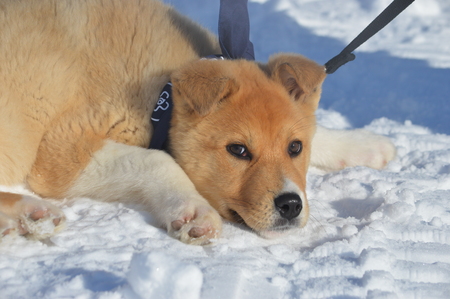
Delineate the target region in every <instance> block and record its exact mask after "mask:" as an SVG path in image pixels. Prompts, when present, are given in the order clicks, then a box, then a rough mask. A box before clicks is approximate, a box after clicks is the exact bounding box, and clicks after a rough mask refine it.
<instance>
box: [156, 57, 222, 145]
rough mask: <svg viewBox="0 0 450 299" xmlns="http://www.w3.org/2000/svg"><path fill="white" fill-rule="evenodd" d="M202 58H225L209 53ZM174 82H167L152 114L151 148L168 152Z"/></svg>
mask: <svg viewBox="0 0 450 299" xmlns="http://www.w3.org/2000/svg"><path fill="white" fill-rule="evenodd" d="M202 59H213V60H214V59H224V57H223V56H222V55H209V56H206V57H205V58H202ZM172 109H173V101H172V83H171V82H169V83H167V84H166V85H165V86H164V88H163V90H162V91H161V94H160V95H159V99H158V102H157V103H156V106H155V109H153V113H152V116H151V121H152V126H153V135H152V138H151V140H150V145H149V147H148V148H149V149H157V150H163V151H166V152H168V146H169V129H170V121H171V119H172Z"/></svg>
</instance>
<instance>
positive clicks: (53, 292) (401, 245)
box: [0, 0, 450, 299]
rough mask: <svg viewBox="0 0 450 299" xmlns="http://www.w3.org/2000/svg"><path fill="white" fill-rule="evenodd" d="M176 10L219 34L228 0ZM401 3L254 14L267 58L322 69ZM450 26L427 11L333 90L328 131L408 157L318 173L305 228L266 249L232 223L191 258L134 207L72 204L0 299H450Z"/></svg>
mask: <svg viewBox="0 0 450 299" xmlns="http://www.w3.org/2000/svg"><path fill="white" fill-rule="evenodd" d="M166 2H169V3H171V4H172V5H174V6H176V7H178V8H179V9H180V10H181V11H183V12H184V13H186V14H188V15H190V16H191V17H192V18H194V19H196V20H197V21H199V22H201V23H203V24H204V25H205V26H207V27H209V28H210V29H211V30H215V27H216V23H217V11H218V2H219V1H210V0H195V2H196V5H194V4H193V2H191V1H184V0H170V1H166ZM197 2H198V5H197ZM389 2H390V1H388V0H377V1H365V0H317V1H311V0H258V1H251V2H250V3H249V6H250V14H251V20H252V41H253V42H254V44H255V49H256V55H257V58H258V59H259V60H262V61H264V60H266V59H267V57H268V56H269V55H270V54H271V53H275V52H278V51H291V52H299V53H303V54H305V55H306V56H308V57H311V58H313V59H315V60H317V61H319V62H323V63H324V62H326V61H327V60H328V59H329V58H331V57H332V56H334V55H336V54H337V53H339V52H340V50H341V49H342V48H343V47H344V46H345V43H347V42H348V41H350V40H351V39H352V38H353V37H354V36H355V35H356V34H357V33H358V32H359V31H360V30H362V28H363V27H364V26H365V25H366V24H367V23H368V22H369V21H370V20H371V19H372V18H373V17H374V16H375V15H376V14H378V13H379V11H381V10H382V9H383V7H385V6H386V5H387V4H388V3H389ZM425 3H426V4H425ZM449 23H450V2H448V1H447V0H427V1H420V0H418V1H416V3H414V4H413V5H412V6H411V7H410V8H409V9H408V10H407V11H405V13H404V14H402V15H401V16H399V18H398V19H397V20H396V21H395V22H394V23H393V24H391V25H388V27H387V28H385V29H384V30H383V31H381V32H380V34H379V35H377V36H376V37H374V38H373V40H371V41H370V42H369V43H368V44H367V45H365V46H364V47H362V48H361V50H360V51H358V52H356V55H357V59H356V60H355V61H354V62H350V63H349V64H347V65H345V66H343V67H342V68H341V69H339V70H338V71H337V72H336V73H335V74H333V75H330V76H329V78H327V80H326V83H325V87H324V88H325V90H324V93H323V100H322V103H321V109H320V110H319V111H318V113H317V115H318V120H319V122H320V123H321V124H323V125H324V126H327V127H332V128H352V127H361V126H364V127H365V128H366V129H368V130H370V131H373V132H375V133H378V134H383V135H385V136H388V137H389V138H391V140H392V141H393V142H394V143H395V145H396V147H397V158H396V159H395V160H394V161H392V162H391V163H390V164H389V165H388V167H387V168H386V169H384V170H381V171H378V170H373V169H369V168H365V167H355V168H347V169H344V170H342V171H339V172H335V173H330V174H320V173H318V172H317V171H314V170H313V171H312V172H311V173H310V174H309V177H308V190H307V191H308V196H309V200H310V204H311V219H310V221H309V223H308V225H307V226H306V228H304V229H298V230H297V231H293V232H290V233H289V234H287V235H285V236H282V237H280V238H277V239H273V240H266V239H263V238H260V237H258V236H257V235H255V234H254V233H252V232H251V231H249V230H247V229H246V228H244V227H240V226H237V225H235V224H231V223H225V225H224V232H223V235H222V237H221V238H220V239H218V240H217V241H216V242H214V244H212V245H210V246H205V247H201V246H189V245H185V244H183V243H181V242H178V241H176V240H174V239H171V238H170V237H168V236H167V234H166V233H165V232H164V231H163V230H161V229H159V228H156V227H154V226H151V225H149V223H151V217H150V216H149V215H147V214H145V213H142V212H139V211H137V210H135V209H132V208H130V207H127V206H124V205H122V204H119V203H113V204H108V203H100V202H96V201H93V200H91V199H88V198H82V199H78V200H76V201H65V202H63V203H61V204H60V206H61V208H62V209H63V211H64V213H65V214H66V217H67V227H66V229H65V230H63V231H61V232H60V233H59V234H58V235H56V236H54V237H52V238H50V239H49V240H46V241H45V242H39V241H34V240H27V239H25V238H21V237H11V236H7V237H5V238H3V239H2V240H1V242H0V298H101V299H104V298H113V299H114V298H186V299H191V298H448V294H449V293H450V200H449V199H450V136H449V134H450V121H449V120H448V115H449V112H450V108H449V105H447V104H446V101H447V100H448V94H449V92H450V84H449V78H450V51H449V45H450V43H449V41H450V33H449V32H450V26H449V25H450V24H449ZM411 58H414V59H411ZM0 190H3V191H13V192H20V193H25V194H26V193H27V191H26V190H25V189H24V188H23V187H22V186H16V187H1V186H0Z"/></svg>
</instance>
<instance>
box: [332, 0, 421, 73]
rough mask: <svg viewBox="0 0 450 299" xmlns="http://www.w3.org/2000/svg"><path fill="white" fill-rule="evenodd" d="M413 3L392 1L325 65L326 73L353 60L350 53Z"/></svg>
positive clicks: (353, 57)
mask: <svg viewBox="0 0 450 299" xmlns="http://www.w3.org/2000/svg"><path fill="white" fill-rule="evenodd" d="M413 2H414V0H394V1H393V2H392V3H391V4H390V5H389V6H388V7H386V9H385V10H383V11H382V12H381V13H380V14H379V15H378V16H377V17H376V18H375V20H373V21H372V23H370V24H369V25H368V26H367V27H366V28H365V29H364V30H363V31H362V32H361V33H360V34H359V35H358V36H357V37H356V38H355V39H354V40H353V41H352V42H351V43H350V44H349V45H348V46H347V47H345V48H344V50H342V52H341V53H339V54H338V55H336V56H335V57H333V58H332V59H330V60H329V61H328V62H327V63H325V69H326V73H327V74H332V73H334V72H335V71H336V70H337V69H338V68H340V67H341V66H343V65H344V64H346V63H347V62H349V61H352V60H354V59H355V54H353V53H352V52H353V51H354V50H355V49H356V48H358V47H359V46H361V45H362V44H363V43H365V42H366V41H367V40H368V39H369V38H371V37H372V36H373V35H375V34H376V33H377V32H378V31H380V30H381V29H383V28H384V26H386V25H387V24H389V23H390V22H391V21H392V20H393V19H395V17H397V16H398V15H399V14H400V13H401V12H402V11H403V10H405V9H406V8H407V7H408V6H409V5H410V4H411V3H413Z"/></svg>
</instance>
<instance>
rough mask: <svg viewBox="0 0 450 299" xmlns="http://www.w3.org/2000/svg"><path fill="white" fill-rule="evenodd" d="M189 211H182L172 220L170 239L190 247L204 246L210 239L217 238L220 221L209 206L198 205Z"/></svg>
mask: <svg viewBox="0 0 450 299" xmlns="http://www.w3.org/2000/svg"><path fill="white" fill-rule="evenodd" d="M190 210H191V211H183V213H182V214H181V215H180V217H177V219H176V220H173V221H172V222H171V223H170V225H169V227H168V232H169V235H171V236H172V237H174V238H176V239H178V240H180V241H182V242H184V243H187V244H192V245H206V244H208V243H210V242H211V239H215V238H217V237H219V235H220V233H221V231H222V219H221V217H220V215H219V213H217V211H216V210H214V209H213V208H212V207H211V206H208V205H199V206H197V207H195V208H194V209H190Z"/></svg>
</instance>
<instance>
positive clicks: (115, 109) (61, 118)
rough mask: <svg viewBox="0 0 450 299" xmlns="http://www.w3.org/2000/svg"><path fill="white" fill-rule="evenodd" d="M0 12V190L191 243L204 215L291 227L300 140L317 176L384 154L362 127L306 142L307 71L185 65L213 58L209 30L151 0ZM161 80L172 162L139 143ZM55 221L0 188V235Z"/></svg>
mask: <svg viewBox="0 0 450 299" xmlns="http://www.w3.org/2000/svg"><path fill="white" fill-rule="evenodd" d="M0 12H1V13H0V28H2V30H1V32H0V105H1V110H0V140H1V142H0V185H15V184H22V183H25V184H27V186H29V188H30V189H31V190H32V191H33V192H35V193H36V194H38V195H39V196H41V197H45V198H74V197H80V196H89V197H92V198H96V199H99V200H105V201H113V200H119V201H122V202H125V203H133V204H135V203H139V204H141V205H142V206H143V208H144V209H145V210H146V211H148V212H150V213H152V215H153V216H154V217H155V218H156V220H157V221H158V222H159V223H160V224H161V225H162V226H164V227H165V228H167V230H168V231H169V233H170V234H171V235H173V236H175V237H176V238H179V239H181V240H182V241H185V242H189V243H204V242H206V241H207V240H208V239H210V238H213V237H216V236H217V235H218V234H219V233H220V229H221V219H220V216H219V214H220V215H221V216H222V217H225V218H227V219H229V220H234V221H243V222H245V223H246V224H247V225H248V226H249V227H251V228H252V229H254V230H255V231H257V232H259V233H261V234H263V235H266V236H270V235H271V234H273V233H274V232H278V231H281V230H285V229H288V228H290V227H297V226H302V225H304V224H305V223H306V220H307V217H308V205H307V201H306V196H305V185H306V171H307V169H308V165H309V159H310V152H311V147H312V148H313V152H312V161H311V163H312V164H313V165H315V166H318V167H320V168H323V169H326V170H337V169H341V168H343V167H346V166H354V165H366V166H371V167H375V168H381V167H383V166H384V165H385V164H386V163H387V162H388V161H389V160H391V159H392V158H393V156H394V153H395V150H394V148H393V146H392V145H391V143H390V142H389V141H388V140H387V139H385V138H384V137H380V136H375V135H372V134H370V133H368V132H365V131H351V132H341V131H330V130H326V129H323V128H318V129H317V134H316V136H315V137H314V142H312V140H313V136H314V133H315V130H316V128H315V117H314V111H315V109H316V108H317V105H318V101H319V97H320V88H321V84H322V81H323V80H324V78H325V73H324V69H323V67H322V66H319V65H317V64H315V63H314V62H312V61H309V60H307V59H306V58H303V57H301V56H297V55H279V56H276V57H274V58H272V59H271V60H270V61H269V63H268V64H267V65H258V64H256V63H253V62H247V61H205V60H199V58H201V57H203V56H206V55H210V54H217V53H220V49H219V47H218V43H217V41H216V39H215V37H214V36H212V35H211V34H210V33H208V32H207V31H206V30H204V29H203V28H201V27H199V26H198V25H196V24H194V23H192V22H191V21H189V20H188V19H186V18H184V17H183V16H181V15H179V14H178V13H176V12H175V11H174V10H173V9H171V8H169V7H167V6H165V5H163V4H161V3H159V2H157V1H153V0H145V1H138V0H87V1H75V0H34V1H33V0H27V1H26V0H1V1H0ZM169 79H171V80H172V83H173V90H174V94H173V97H174V98H173V100H174V112H173V119H172V122H171V124H172V127H171V130H170V138H169V149H170V154H171V156H169V155H168V154H166V153H165V152H162V151H156V150H147V149H146V148H147V147H148V144H149V142H150V138H151V135H152V130H153V128H152V127H151V125H150V115H151V112H152V111H153V108H154V106H155V104H156V102H157V101H158V97H159V93H160V91H161V89H162V87H163V86H164V85H165V84H166V83H167V81H168V80H169ZM359 141H360V142H361V144H360V145H358V144H357V143H356V142H359ZM311 143H313V144H312V145H311ZM175 161H176V162H175ZM180 166H181V167H180ZM205 198H206V199H207V200H205ZM217 212H219V214H218V213H217ZM63 220H64V215H63V214H62V212H61V211H60V210H59V209H58V208H56V207H54V206H53V205H51V204H49V203H48V202H46V201H43V200H40V199H38V198H32V197H29V196H22V195H17V194H11V193H0V237H1V236H2V235H5V234H10V233H12V232H14V231H18V232H19V233H21V234H25V233H29V234H32V235H34V236H36V237H45V236H48V235H51V234H53V233H54V231H56V230H57V229H58V228H59V227H61V226H62V223H63V222H64V221H63ZM41 222H42V223H47V222H50V223H53V225H54V230H53V229H52V230H46V231H43V230H42V227H43V225H39V223H41Z"/></svg>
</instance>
